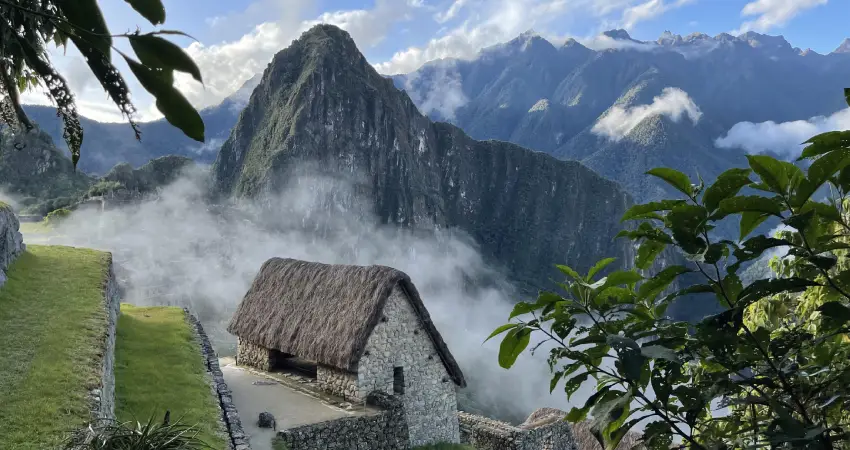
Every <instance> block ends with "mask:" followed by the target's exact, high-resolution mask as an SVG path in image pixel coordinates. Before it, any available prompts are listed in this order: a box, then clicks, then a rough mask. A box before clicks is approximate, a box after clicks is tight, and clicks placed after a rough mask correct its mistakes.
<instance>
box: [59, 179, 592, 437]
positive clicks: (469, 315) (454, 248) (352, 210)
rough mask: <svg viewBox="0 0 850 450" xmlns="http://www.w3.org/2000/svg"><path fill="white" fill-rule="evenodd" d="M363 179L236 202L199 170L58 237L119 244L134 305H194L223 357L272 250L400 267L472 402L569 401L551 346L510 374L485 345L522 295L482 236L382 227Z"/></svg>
mask: <svg viewBox="0 0 850 450" xmlns="http://www.w3.org/2000/svg"><path fill="white" fill-rule="evenodd" d="M357 184H358V183H356V180H354V181H352V180H339V179H335V178H329V177H324V176H318V175H310V174H301V175H299V176H295V177H293V178H291V183H290V185H289V187H288V188H286V189H285V190H284V191H283V192H282V194H280V195H276V196H271V197H265V198H264V200H263V201H262V204H240V208H239V210H235V209H231V208H225V207H215V206H211V205H209V204H208V203H207V202H205V200H204V199H205V188H204V186H205V174H204V173H201V172H200V171H194V172H192V173H188V174H187V175H186V176H184V177H182V178H180V179H179V180H178V181H177V182H175V183H173V184H172V185H170V186H167V187H166V188H164V189H163V190H162V191H161V192H160V194H159V195H158V196H157V197H156V198H152V199H150V200H145V201H143V202H141V203H138V204H133V205H128V206H124V207H118V208H115V209H110V208H108V207H107V208H106V210H105V211H103V212H101V211H100V210H99V208H88V209H87V208H80V209H79V210H77V211H76V212H75V213H74V214H72V215H71V216H70V217H69V218H68V220H67V221H66V222H64V223H63V224H62V225H61V226H60V227H59V229H58V230H57V233H58V234H59V236H57V237H53V238H51V240H50V243H51V244H65V245H75V246H87V247H93V248H98V249H103V250H109V251H112V252H113V255H114V260H115V264H116V273H117V275H118V277H119V279H120V284H121V287H122V292H123V297H122V301H123V302H127V303H134V304H138V305H176V306H185V307H187V308H189V309H190V310H191V311H192V312H193V313H195V314H196V315H197V316H198V317H199V318H200V319H201V321H202V322H203V324H204V326H205V327H206V328H207V331H208V333H209V334H210V336H211V338H212V339H213V340H214V344H215V346H216V348H217V350H218V351H219V353H220V354H222V355H227V354H232V353H233V352H234V350H235V337H233V336H231V335H230V334H228V333H227V332H226V331H225V328H226V326H227V323H228V322H229V320H230V317H231V315H232V313H233V311H234V310H235V308H236V306H237V305H238V304H239V302H240V301H241V300H242V297H243V295H244V294H245V292H246V291H247V290H248V287H249V286H250V283H251V281H252V279H253V277H254V275H255V274H256V272H257V271H258V270H259V268H260V266H261V265H262V263H263V262H264V261H266V260H267V259H268V258H270V257H273V256H279V257H290V258H299V259H305V260H310V261H319V262H324V263H346V264H361V265H368V264H382V265H387V266H392V267H395V268H397V269H400V270H402V271H404V272H406V273H407V274H408V275H409V276H410V277H411V279H412V280H413V282H414V284H415V285H416V287H417V288H418V289H419V291H420V293H421V295H422V298H423V300H424V302H425V304H426V306H427V308H428V310H429V312H430V313H431V316H432V318H433V320H434V322H435V323H436V325H437V328H438V329H439V331H440V333H441V334H442V335H443V337H444V338H445V340H446V342H447V343H448V345H449V348H450V349H451V351H452V353H453V354H454V356H455V358H456V359H457V360H458V362H459V364H460V365H461V367H462V369H463V371H464V374H465V375H466V377H467V380H468V382H469V387H468V388H467V389H465V390H464V393H463V394H462V396H461V398H462V400H461V407H462V408H463V409H467V410H472V411H476V412H483V413H485V414H487V415H491V416H493V417H497V418H501V419H503V420H510V421H521V420H523V419H524V418H525V416H527V415H528V414H529V413H530V412H531V411H533V410H534V409H536V408H540V407H543V406H551V407H559V408H562V409H568V405H567V404H566V399H565V397H564V395H563V392H562V391H560V392H559V391H555V393H554V394H553V395H550V394H549V378H550V377H549V372H548V366H547V364H546V356H547V352H545V351H542V349H541V351H540V352H539V353H538V354H536V355H534V356H532V355H528V354H526V355H523V356H522V357H521V358H520V359H519V361H518V362H517V364H516V365H515V366H514V368H512V369H511V370H504V369H502V368H500V367H499V365H498V362H497V352H498V347H499V342H500V341H499V339H494V340H493V341H490V342H487V343H483V341H484V339H485V338H486V337H487V336H488V335H489V334H490V332H491V331H492V330H493V329H494V328H495V327H497V326H498V325H501V324H502V323H504V322H505V321H506V319H507V317H508V313H509V312H510V309H511V308H512V305H513V303H516V302H517V301H519V300H522V298H519V297H518V294H517V293H516V291H515V290H514V289H513V288H512V287H511V286H510V285H509V284H508V283H506V282H503V281H500V280H503V279H504V277H503V276H502V275H501V274H499V273H498V272H496V271H494V270H492V269H491V268H489V267H488V265H487V264H486V263H485V262H484V261H483V259H482V257H481V255H480V254H479V253H478V251H477V250H476V248H475V246H474V245H473V244H472V243H471V241H470V240H469V239H468V238H466V237H464V236H463V235H462V234H459V233H456V232H452V231H446V230H442V231H440V230H428V231H422V230H419V231H414V230H402V229H399V228H398V227H395V226H388V225H381V224H379V223H378V222H377V220H376V219H375V218H374V216H373V215H372V210H373V208H372V205H371V204H370V202H369V201H364V200H363V199H362V197H360V196H358V195H357V194H356V192H357V189H356V188H355V187H356V185H357ZM553 263H555V261H553ZM582 397H584V396H583V395H576V398H574V401H575V402H579V401H581V402H583V400H584V399H583V398H582Z"/></svg>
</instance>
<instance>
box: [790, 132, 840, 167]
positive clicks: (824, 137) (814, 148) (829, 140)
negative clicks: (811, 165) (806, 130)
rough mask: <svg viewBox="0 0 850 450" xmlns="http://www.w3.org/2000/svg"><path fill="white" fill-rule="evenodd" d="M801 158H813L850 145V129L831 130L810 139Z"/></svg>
mask: <svg viewBox="0 0 850 450" xmlns="http://www.w3.org/2000/svg"><path fill="white" fill-rule="evenodd" d="M805 143H806V144H809V145H808V146H806V148H805V149H803V154H802V155H801V156H800V158H798V160H799V159H804V158H811V157H813V156H817V155H822V154H824V153H827V152H831V151H833V150H837V149H840V148H848V147H850V131H829V132H826V133H821V134H819V135H817V136H815V137H813V138H811V139H809V140H808V141H806V142H805Z"/></svg>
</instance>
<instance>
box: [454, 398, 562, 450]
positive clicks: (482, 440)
mask: <svg viewBox="0 0 850 450" xmlns="http://www.w3.org/2000/svg"><path fill="white" fill-rule="evenodd" d="M564 417H566V413H564V412H563V411H560V410H556V409H551V408H543V409H540V410H537V411H535V412H534V413H532V415H531V416H529V418H528V420H526V421H525V423H523V424H522V425H519V426H514V425H511V424H509V423H506V422H500V421H498V420H494V419H489V418H486V417H482V416H478V415H475V414H469V413H465V412H458V420H459V421H460V441H461V442H462V443H464V444H467V445H470V446H472V447H475V449H476V450H578V447H577V446H576V441H575V439H574V438H573V434H572V430H571V427H570V424H569V423H568V422H567V421H565V420H564Z"/></svg>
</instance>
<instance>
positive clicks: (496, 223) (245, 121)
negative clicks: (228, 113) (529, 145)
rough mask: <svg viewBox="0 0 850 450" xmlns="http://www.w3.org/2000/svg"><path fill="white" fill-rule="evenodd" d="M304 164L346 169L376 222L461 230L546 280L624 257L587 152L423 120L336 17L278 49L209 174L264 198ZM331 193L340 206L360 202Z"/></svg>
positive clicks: (510, 266)
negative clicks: (537, 146) (552, 150)
mask: <svg viewBox="0 0 850 450" xmlns="http://www.w3.org/2000/svg"><path fill="white" fill-rule="evenodd" d="M306 166H309V167H311V168H312V169H311V172H310V174H312V175H316V174H322V175H330V176H332V177H336V178H346V179H350V180H352V182H354V183H355V186H356V191H357V194H358V195H359V196H362V198H365V199H367V200H368V201H369V204H374V205H375V208H374V211H372V212H374V213H375V214H376V215H377V216H378V218H379V219H380V221H381V222H383V223H388V224H395V225H400V226H404V227H417V228H426V229H433V227H439V228H456V229H460V230H463V231H465V232H466V233H468V234H469V235H470V236H471V237H472V238H473V239H474V240H475V242H476V243H477V244H478V245H479V246H480V248H481V251H482V253H483V254H484V256H485V258H487V259H488V260H489V261H490V262H491V263H494V264H495V265H496V266H498V267H503V268H506V269H507V271H508V272H509V273H511V274H512V275H513V276H514V277H515V278H516V279H517V280H519V281H521V282H525V283H528V284H531V285H533V286H541V285H548V283H549V279H550V277H556V276H557V272H553V267H552V265H553V264H554V263H557V262H569V263H570V264H573V265H575V266H577V267H579V268H586V267H589V266H590V265H592V264H593V263H594V262H595V261H596V260H597V259H599V258H600V257H602V256H603V255H606V256H608V255H610V256H618V257H620V258H622V260H625V261H630V260H631V257H630V256H629V255H630V254H631V248H630V247H629V246H628V245H627V244H626V243H625V242H622V241H617V242H612V237H613V236H614V235H615V234H616V232H617V231H618V230H619V227H620V225H619V217H620V216H621V215H622V213H623V212H624V211H625V209H626V207H627V206H628V205H629V204H630V202H631V200H630V198H629V196H628V195H627V194H626V193H625V192H623V191H622V190H621V189H620V188H619V187H618V186H617V185H616V184H614V183H612V182H610V181H607V180H605V179H603V178H602V177H600V176H598V175H597V174H595V173H594V172H592V171H591V170H589V169H587V168H586V167H584V166H582V165H581V164H578V163H575V162H567V161H558V160H556V159H555V158H553V157H551V156H549V155H546V154H544V153H541V152H534V151H530V150H527V149H523V148H521V147H518V146H516V145H513V144H509V143H506V142H496V141H476V140H473V139H471V138H470V137H468V136H467V135H466V134H465V133H464V132H463V131H461V130H460V129H459V128H457V127H455V126H453V125H449V124H445V123H433V122H431V121H430V120H429V119H428V118H427V117H425V116H424V115H422V114H421V113H420V112H419V111H418V110H417V109H416V106H415V105H414V104H413V102H412V101H411V100H410V98H409V97H408V96H407V95H405V94H404V93H402V92H400V91H398V90H397V89H395V88H394V87H393V85H392V81H391V80H389V79H386V78H384V77H382V76H381V75H379V74H378V73H377V72H376V71H375V70H374V69H373V68H372V66H371V65H370V64H369V63H368V62H367V61H366V59H365V58H364V57H363V55H362V54H361V53H360V52H359V51H358V50H357V48H356V46H355V44H354V41H353V40H352V39H351V38H350V36H349V35H348V34H347V33H345V32H344V31H342V30H340V29H338V28H336V27H333V26H325V25H323V26H316V27H314V28H313V29H311V30H310V31H309V32H306V33H305V34H303V35H302V36H301V38H300V39H298V40H297V41H295V42H294V43H293V44H292V46H290V47H289V48H287V49H285V50H283V51H282V52H280V53H278V54H277V56H275V58H274V59H273V61H272V63H271V64H270V65H269V67H268V68H267V69H266V71H265V73H264V74H263V79H262V81H261V82H260V84H259V86H258V87H257V89H256V90H255V91H254V94H253V95H252V96H251V100H250V102H249V103H248V105H247V107H246V109H245V110H244V111H243V113H242V115H241V117H240V120H239V122H238V123H237V124H236V127H235V128H234V130H233V133H232V134H231V136H230V138H229V139H228V140H227V141H226V142H225V144H224V145H223V147H222V149H221V152H220V153H219V156H218V158H217V160H216V162H215V164H214V166H213V178H214V183H215V185H216V188H217V190H218V191H219V193H220V194H221V195H223V196H225V197H233V198H235V199H242V198H260V197H263V196H264V195H266V194H267V193H269V192H276V191H280V190H282V189H284V188H285V187H286V185H287V182H288V181H289V180H291V179H293V178H294V177H295V175H297V174H298V173H299V170H304V167H306ZM337 197H339V198H340V199H342V202H344V205H342V207H346V208H349V209H350V208H351V205H352V203H354V201H353V200H352V199H351V198H348V193H339V194H338V195H337ZM352 197H353V195H352ZM591 230H592V231H591Z"/></svg>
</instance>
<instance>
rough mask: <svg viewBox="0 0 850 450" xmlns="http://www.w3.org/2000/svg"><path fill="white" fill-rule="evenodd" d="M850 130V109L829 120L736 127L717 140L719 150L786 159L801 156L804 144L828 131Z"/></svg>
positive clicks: (739, 125) (817, 118) (824, 118)
mask: <svg viewBox="0 0 850 450" xmlns="http://www.w3.org/2000/svg"><path fill="white" fill-rule="evenodd" d="M848 129H850V109H844V110H841V111H838V112H836V113H835V114H832V115H831V116H817V117H812V118H811V119H809V120H795V121H793V122H782V123H776V122H773V121H768V122H761V123H752V122H740V123H736V124H735V125H734V126H733V127H732V128H731V129H730V130H729V131H728V132H727V133H726V135H725V136H721V137H719V138H717V140H716V141H715V145H717V146H718V147H721V148H741V149H744V150H745V151H747V152H748V153H764V152H768V151H769V152H774V153H777V154H779V155H781V156H784V157H787V158H796V157H798V156H800V151H801V150H802V148H803V146H802V145H801V144H802V143H803V142H805V141H806V140H808V139H809V138H811V137H812V136H815V135H818V134H820V133H826V132H827V131H836V130H848Z"/></svg>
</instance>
